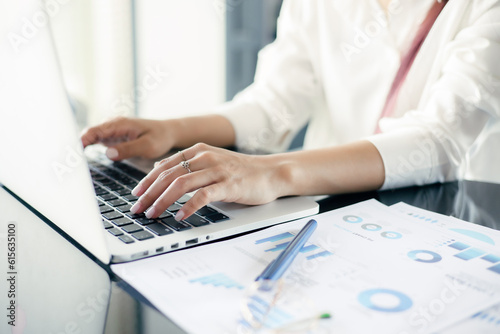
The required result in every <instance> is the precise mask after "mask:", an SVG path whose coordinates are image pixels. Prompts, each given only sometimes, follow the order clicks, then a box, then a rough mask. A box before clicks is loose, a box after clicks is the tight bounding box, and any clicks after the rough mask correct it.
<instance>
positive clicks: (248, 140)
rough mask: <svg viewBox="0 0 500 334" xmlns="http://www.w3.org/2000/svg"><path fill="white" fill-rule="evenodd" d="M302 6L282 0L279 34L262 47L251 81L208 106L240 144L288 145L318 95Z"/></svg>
mask: <svg viewBox="0 0 500 334" xmlns="http://www.w3.org/2000/svg"><path fill="white" fill-rule="evenodd" d="M302 6H303V5H302V2H301V1H285V2H284V3H283V7H282V10H281V13H280V18H279V20H278V35H277V39H276V41H275V42H273V43H272V44H270V45H268V46H267V47H265V48H264V49H263V50H261V51H260V53H259V57H258V64H257V70H256V75H255V80H254V83H253V84H252V85H251V86H249V87H248V88H246V89H245V90H244V91H242V92H240V93H239V94H238V95H237V96H236V97H235V98H234V99H233V100H232V101H230V102H227V103H225V104H223V105H221V106H219V107H217V108H216V109H214V110H212V111H213V112H215V113H219V114H222V115H223V116H225V117H226V118H227V119H228V120H229V121H230V122H231V123H232V125H233V127H234V129H235V133H236V146H237V147H238V148H239V149H240V150H243V151H247V152H248V151H250V152H269V153H274V152H280V151H284V150H286V149H287V148H288V147H289V145H290V143H291V141H292V139H293V137H294V136H295V134H296V133H297V132H298V131H300V129H301V128H302V127H303V126H304V125H305V124H306V123H307V122H308V120H309V118H310V117H311V113H312V110H314V108H315V106H316V104H317V101H318V99H319V98H321V96H322V95H321V92H322V90H321V88H320V87H321V85H320V83H319V82H318V80H317V78H316V77H315V74H314V71H313V67H312V65H311V63H310V57H309V55H308V52H309V51H308V48H307V39H308V36H307V34H306V26H307V10H303V8H301V7H302Z"/></svg>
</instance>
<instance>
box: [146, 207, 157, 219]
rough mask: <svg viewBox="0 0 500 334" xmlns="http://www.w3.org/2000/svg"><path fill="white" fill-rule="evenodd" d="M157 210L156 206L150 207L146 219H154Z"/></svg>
mask: <svg viewBox="0 0 500 334" xmlns="http://www.w3.org/2000/svg"><path fill="white" fill-rule="evenodd" d="M155 212H156V209H155V207H154V206H152V207H150V208H149V209H148V211H146V217H148V218H152V217H153V216H154V215H155Z"/></svg>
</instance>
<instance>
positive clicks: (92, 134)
mask: <svg viewBox="0 0 500 334" xmlns="http://www.w3.org/2000/svg"><path fill="white" fill-rule="evenodd" d="M139 132H140V131H138V129H137V126H133V120H131V119H128V118H123V117H119V118H114V119H112V120H110V121H107V122H104V123H102V124H100V125H97V126H93V127H91V128H88V129H86V130H85V131H84V133H83V134H82V136H81V141H82V144H83V147H87V146H89V145H92V144H97V143H100V142H106V141H112V140H114V139H121V138H128V139H133V138H136V137H137V136H138V135H139Z"/></svg>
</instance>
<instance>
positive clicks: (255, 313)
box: [246, 295, 293, 328]
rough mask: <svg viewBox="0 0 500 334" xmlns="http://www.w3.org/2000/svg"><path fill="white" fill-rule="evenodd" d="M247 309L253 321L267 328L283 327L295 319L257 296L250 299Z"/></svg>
mask: <svg viewBox="0 0 500 334" xmlns="http://www.w3.org/2000/svg"><path fill="white" fill-rule="evenodd" d="M246 307H247V309H248V311H250V313H251V314H252V318H253V320H254V321H257V322H258V323H262V325H263V326H264V327H267V328H276V327H280V326H283V325H284V324H286V323H289V322H290V321H291V320H292V319H293V317H292V315H291V314H289V313H287V312H285V311H284V310H282V309H280V308H278V307H276V306H275V305H273V304H270V303H269V302H267V301H265V300H263V299H262V298H261V297H259V296H257V295H255V296H251V297H250V298H249V299H248V301H247V302H246Z"/></svg>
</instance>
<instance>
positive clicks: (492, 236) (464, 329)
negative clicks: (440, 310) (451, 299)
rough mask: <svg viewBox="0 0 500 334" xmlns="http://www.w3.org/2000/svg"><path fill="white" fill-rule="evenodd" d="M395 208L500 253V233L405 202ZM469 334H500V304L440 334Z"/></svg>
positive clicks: (420, 222) (416, 221)
mask: <svg viewBox="0 0 500 334" xmlns="http://www.w3.org/2000/svg"><path fill="white" fill-rule="evenodd" d="M391 208H393V209H396V210H398V211H400V212H402V213H405V214H407V215H408V216H409V217H411V218H412V221H413V222H414V223H417V224H427V225H433V227H437V228H443V229H449V230H452V231H455V232H457V233H460V234H462V236H461V238H462V239H463V240H465V241H467V242H469V241H471V242H477V241H480V244H481V243H486V244H488V245H491V246H496V249H497V250H498V251H499V252H500V249H499V245H500V231H497V230H492V229H490V228H487V227H484V226H481V225H476V224H471V223H468V222H465V221H463V220H460V219H457V218H455V217H450V216H445V215H441V214H439V213H435V212H430V211H427V210H423V209H421V208H417V207H414V206H411V205H408V204H406V203H403V202H401V203H397V204H394V205H392V206H391ZM498 260H499V259H497V261H498ZM469 333H481V334H498V333H500V304H497V305H496V306H493V307H491V308H488V309H485V310H482V311H480V312H477V313H475V314H474V315H472V316H471V317H469V318H467V319H465V320H463V321H461V322H459V323H458V324H456V325H454V326H451V327H450V328H448V329H447V330H444V331H442V332H441V333H440V334H469Z"/></svg>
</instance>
